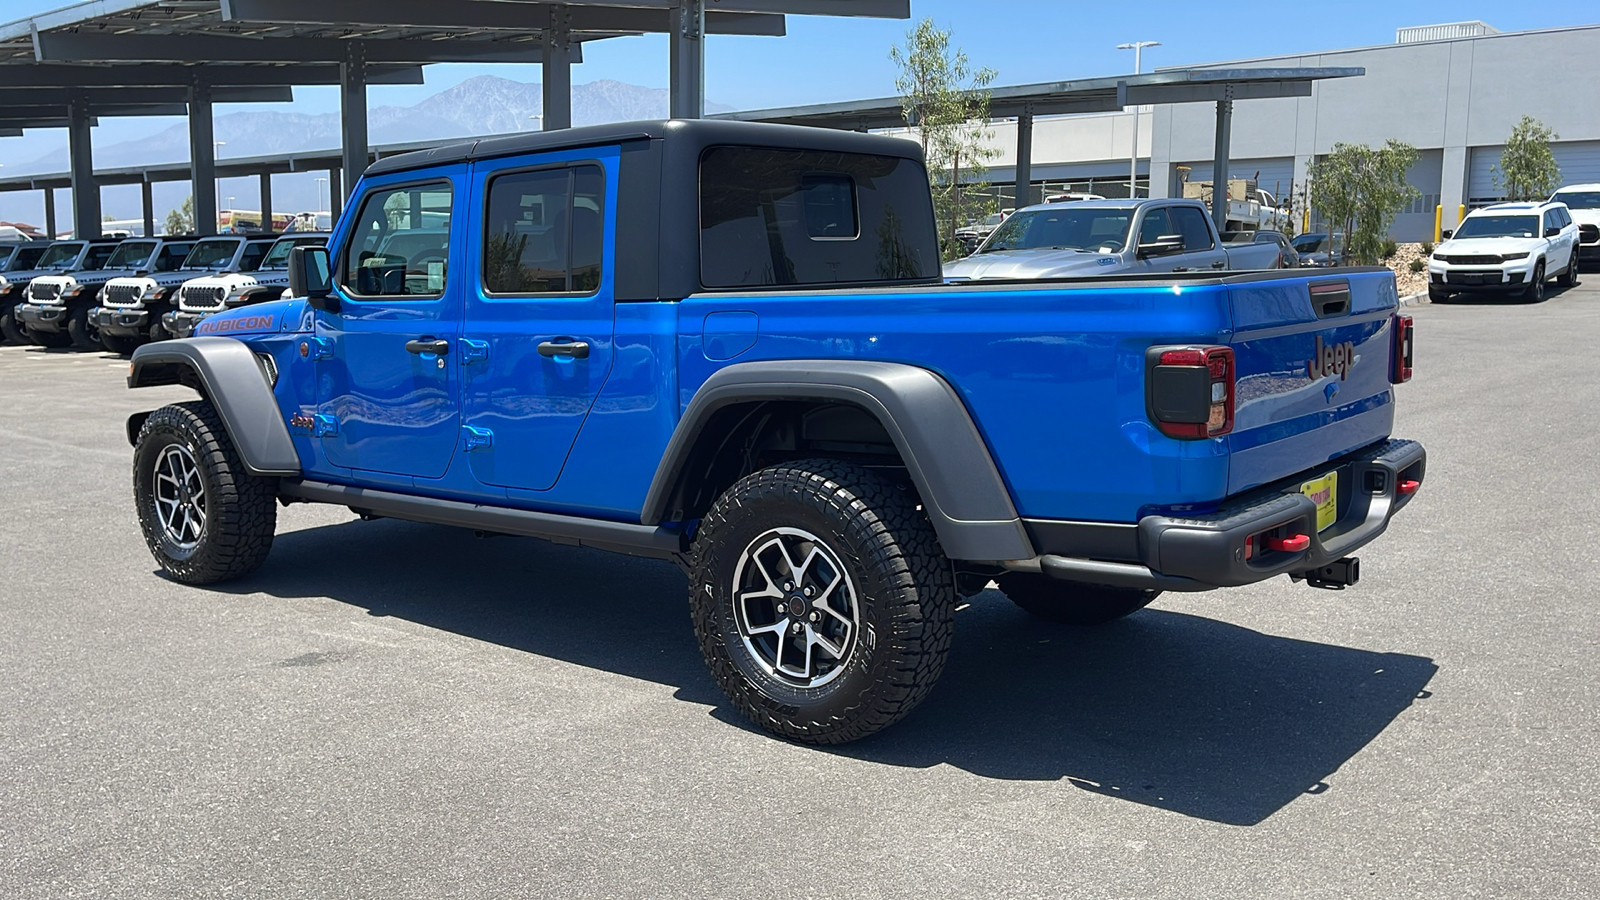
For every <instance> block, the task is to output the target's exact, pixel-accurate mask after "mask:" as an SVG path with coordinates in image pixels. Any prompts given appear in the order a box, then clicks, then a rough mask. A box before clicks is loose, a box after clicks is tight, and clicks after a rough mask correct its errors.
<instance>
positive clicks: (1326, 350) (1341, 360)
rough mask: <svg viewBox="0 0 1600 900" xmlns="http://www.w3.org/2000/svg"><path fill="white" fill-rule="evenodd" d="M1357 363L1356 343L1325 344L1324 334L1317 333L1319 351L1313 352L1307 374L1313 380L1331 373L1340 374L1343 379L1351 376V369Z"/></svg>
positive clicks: (1307, 364)
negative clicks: (1323, 340)
mask: <svg viewBox="0 0 1600 900" xmlns="http://www.w3.org/2000/svg"><path fill="white" fill-rule="evenodd" d="M1355 364H1356V345H1355V344H1353V343H1351V342H1349V341H1344V342H1342V343H1338V344H1324V343H1323V342H1322V335H1320V334H1319V335H1317V352H1316V353H1314V354H1312V356H1311V361H1310V362H1307V363H1306V375H1307V376H1309V377H1310V378H1311V380H1312V381H1316V380H1317V379H1318V378H1324V377H1326V376H1329V375H1338V376H1339V380H1340V381H1343V380H1345V379H1346V378H1348V377H1350V369H1351V368H1352V367H1353V366H1355Z"/></svg>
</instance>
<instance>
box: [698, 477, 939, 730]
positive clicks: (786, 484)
mask: <svg viewBox="0 0 1600 900" xmlns="http://www.w3.org/2000/svg"><path fill="white" fill-rule="evenodd" d="M955 598H956V588H955V579H954V576H953V574H952V572H951V567H950V563H949V561H948V560H947V559H945V557H944V554H943V552H942V551H941V550H940V549H939V544H938V540H937V539H936V538H935V536H934V533H933V526H932V525H931V524H930V523H929V522H928V518H927V515H926V514H925V513H923V511H922V510H921V509H920V508H918V505H917V499H916V497H915V495H914V494H913V492H912V491H911V490H910V489H909V488H907V487H905V486H903V485H898V484H895V483H892V482H890V481H889V480H887V479H885V478H883V477H881V476H879V475H876V474H874V473H873V472H871V471H869V470H867V469H864V468H862V467H860V466H856V465H852V464H849V463H842V462H838V461H836V460H827V459H812V460H803V461H800V462H793V463H785V464H783V465H778V466H773V467H772V468H768V469H763V470H762V471H759V472H755V473H753V474H751V475H748V476H746V477H744V478H742V479H740V480H739V481H738V482H737V483H736V484H734V485H733V487H731V488H729V489H728V490H727V491H726V492H724V493H723V495H722V496H721V497H720V498H718V500H717V502H716V503H715V504H714V505H713V506H712V508H711V510H710V511H708V512H707V513H706V515H705V517H704V518H703V519H702V520H701V522H700V529H699V532H698V534H697V535H696V537H695V542H694V549H693V553H692V558H691V568H690V575H689V609H690V614H691V616H692V618H693V621H694V628H695V634H696V636H697V637H698V638H699V642H700V650H701V652H702V653H703V654H704V655H705V659H706V664H707V665H708V666H709V667H710V669H711V674H712V677H714V678H715V679H716V680H717V683H718V684H719V685H721V687H722V690H723V692H724V693H726V694H727V696H728V699H729V700H730V701H732V703H733V705H734V706H735V707H736V708H737V709H738V710H739V711H740V712H741V713H743V714H744V715H745V716H746V717H748V718H749V719H750V720H751V721H753V722H755V723H756V724H757V725H759V726H760V727H762V728H764V729H766V730H767V731H770V732H772V733H774V734H777V735H780V736H782V737H786V738H790V739H792V740H796V741H803V742H806V743H815V744H839V743H844V742H846V741H852V740H855V739H857V738H861V737H865V736H867V735H869V734H872V733H873V732H875V731H878V730H879V729H882V728H884V727H886V726H888V725H890V724H892V723H894V722H896V721H898V720H899V719H900V718H901V717H903V716H905V715H906V714H907V713H908V712H910V711H911V709H912V708H913V707H915V706H916V705H917V704H918V703H919V702H921V701H922V699H923V698H924V697H926V696H927V694H928V691H929V690H931V689H932V687H933V684H934V682H935V681H936V680H937V679H938V677H939V673H940V672H941V671H942V670H943V669H944V663H945V658H946V656H947V655H948V654H949V650H950V640H951V637H952V634H953V631H954V615H955Z"/></svg>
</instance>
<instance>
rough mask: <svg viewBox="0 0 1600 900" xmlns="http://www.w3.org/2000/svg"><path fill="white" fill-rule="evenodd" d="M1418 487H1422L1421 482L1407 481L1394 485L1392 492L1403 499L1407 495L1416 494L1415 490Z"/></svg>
mask: <svg viewBox="0 0 1600 900" xmlns="http://www.w3.org/2000/svg"><path fill="white" fill-rule="evenodd" d="M1419 487H1422V482H1420V481H1413V480H1407V481H1402V482H1400V483H1399V484H1397V485H1395V488H1394V492H1395V493H1396V494H1399V495H1400V496H1402V497H1404V496H1407V495H1409V494H1415V493H1416V492H1417V488H1419Z"/></svg>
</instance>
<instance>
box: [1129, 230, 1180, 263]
mask: <svg viewBox="0 0 1600 900" xmlns="http://www.w3.org/2000/svg"><path fill="white" fill-rule="evenodd" d="M1182 252H1183V235H1181V234H1163V235H1160V236H1158V237H1157V238H1156V239H1155V240H1153V241H1150V242H1149V243H1147V244H1140V245H1139V249H1138V256H1139V258H1140V259H1144V258H1145V257H1148V256H1166V255H1167V254H1169V253H1182Z"/></svg>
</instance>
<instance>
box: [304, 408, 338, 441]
mask: <svg viewBox="0 0 1600 900" xmlns="http://www.w3.org/2000/svg"><path fill="white" fill-rule="evenodd" d="M338 433H339V420H338V419H335V418H334V417H333V416H330V415H328V414H327V413H317V414H316V415H315V416H312V417H311V436H312V437H333V436H334V435H336V434H338Z"/></svg>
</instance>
